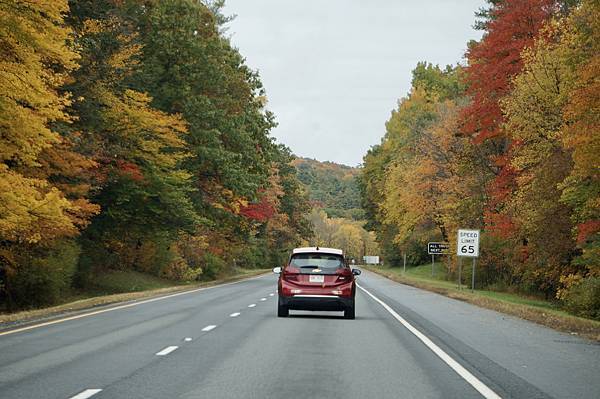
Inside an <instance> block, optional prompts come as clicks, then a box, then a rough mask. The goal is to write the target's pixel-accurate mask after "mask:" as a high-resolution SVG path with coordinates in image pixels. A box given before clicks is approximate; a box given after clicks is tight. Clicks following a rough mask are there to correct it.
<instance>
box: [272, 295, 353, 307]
mask: <svg viewBox="0 0 600 399" xmlns="http://www.w3.org/2000/svg"><path fill="white" fill-rule="evenodd" d="M279 303H280V304H281V305H283V306H285V307H287V308H288V309H293V310H333V311H342V310H345V309H347V308H349V307H352V306H353V305H354V298H347V297H340V296H335V295H293V296H283V295H280V296H279Z"/></svg>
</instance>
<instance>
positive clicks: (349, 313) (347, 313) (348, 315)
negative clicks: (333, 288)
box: [344, 301, 354, 319]
mask: <svg viewBox="0 0 600 399" xmlns="http://www.w3.org/2000/svg"><path fill="white" fill-rule="evenodd" d="M344 318H345V319H354V301H352V304H351V305H350V306H348V307H347V308H346V309H344Z"/></svg>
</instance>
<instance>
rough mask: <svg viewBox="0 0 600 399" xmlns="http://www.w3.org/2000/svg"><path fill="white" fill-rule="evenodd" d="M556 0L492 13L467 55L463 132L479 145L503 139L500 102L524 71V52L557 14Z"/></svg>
mask: <svg viewBox="0 0 600 399" xmlns="http://www.w3.org/2000/svg"><path fill="white" fill-rule="evenodd" d="M556 3H557V2H556V1H555V0H506V1H501V2H498V3H497V4H496V5H494V6H493V8H492V9H491V10H490V21H489V22H488V23H487V24H486V32H485V33H484V35H483V38H482V40H481V41H480V42H478V43H476V44H475V45H473V46H471V48H470V49H469V50H468V51H467V54H466V55H467V59H468V61H469V65H468V66H467V67H466V68H465V72H466V74H465V81H466V83H467V94H468V95H469V96H471V99H472V101H471V104H470V105H469V106H468V107H466V108H465V109H464V111H463V114H462V119H463V131H464V132H465V133H466V134H469V135H471V136H472V137H473V138H474V140H475V142H477V143H481V142H483V141H485V140H487V139H490V138H493V137H497V136H499V135H502V132H501V125H502V122H503V118H502V111H501V110H500V105H499V100H500V99H501V98H502V97H504V96H505V95H507V94H508V92H509V91H510V87H511V79H512V77H514V76H515V75H517V74H518V73H519V72H521V70H522V68H523V61H522V59H521V52H522V51H523V49H524V48H525V47H529V46H531V45H532V44H533V41H534V39H535V37H536V36H537V33H538V31H539V30H540V28H541V27H542V25H543V23H544V22H545V21H546V20H547V19H548V18H549V17H550V16H552V15H553V14H554V13H555V12H556V10H557V4H556Z"/></svg>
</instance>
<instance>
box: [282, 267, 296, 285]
mask: <svg viewBox="0 0 600 399" xmlns="http://www.w3.org/2000/svg"><path fill="white" fill-rule="evenodd" d="M298 273H300V270H298V269H297V268H295V267H292V266H288V267H286V268H285V269H283V274H282V277H283V279H284V280H285V281H298Z"/></svg>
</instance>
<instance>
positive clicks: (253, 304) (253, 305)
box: [248, 303, 256, 308]
mask: <svg viewBox="0 0 600 399" xmlns="http://www.w3.org/2000/svg"><path fill="white" fill-rule="evenodd" d="M255 306H256V304H255V303H251V304H250V305H248V307H249V308H253V307H255Z"/></svg>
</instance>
